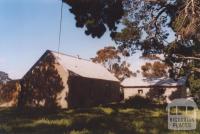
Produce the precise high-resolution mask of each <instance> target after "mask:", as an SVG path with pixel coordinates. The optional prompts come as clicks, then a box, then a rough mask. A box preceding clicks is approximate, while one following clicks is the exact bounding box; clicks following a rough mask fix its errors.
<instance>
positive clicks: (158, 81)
mask: <svg viewBox="0 0 200 134" xmlns="http://www.w3.org/2000/svg"><path fill="white" fill-rule="evenodd" d="M185 82H186V78H185V77H182V78H180V79H178V80H177V81H175V80H173V79H171V78H154V79H148V78H145V77H142V76H137V77H131V78H127V79H125V80H124V81H122V83H121V85H122V86H124V87H131V86H132V87H137V86H183V85H184V84H185Z"/></svg>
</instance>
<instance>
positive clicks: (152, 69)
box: [141, 61, 167, 78]
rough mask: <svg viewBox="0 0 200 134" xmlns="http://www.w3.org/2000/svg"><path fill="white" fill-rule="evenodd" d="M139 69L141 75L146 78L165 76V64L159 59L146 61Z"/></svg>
mask: <svg viewBox="0 0 200 134" xmlns="http://www.w3.org/2000/svg"><path fill="white" fill-rule="evenodd" d="M141 69H142V75H143V76H144V77H147V78H152V77H153V78H155V77H165V76H167V66H166V65H165V64H164V63H161V62H159V61H156V62H154V63H150V62H147V63H145V65H142V66H141Z"/></svg>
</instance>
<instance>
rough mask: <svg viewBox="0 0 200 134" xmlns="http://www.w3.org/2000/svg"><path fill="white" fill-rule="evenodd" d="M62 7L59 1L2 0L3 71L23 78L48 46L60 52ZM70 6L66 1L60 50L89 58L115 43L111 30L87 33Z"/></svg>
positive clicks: (0, 42)
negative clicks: (94, 34)
mask: <svg viewBox="0 0 200 134" xmlns="http://www.w3.org/2000/svg"><path fill="white" fill-rule="evenodd" d="M60 7H61V1H60V0H0V29H1V30H0V50H1V51H0V71H5V72H7V73H8V74H9V76H10V77H11V78H13V79H18V78H21V77H23V75H24V74H25V73H26V72H27V71H28V70H29V69H30V68H31V66H32V65H33V64H34V63H35V62H36V61H37V60H38V58H39V57H40V56H41V55H42V54H43V53H44V52H45V51H46V50H47V49H49V50H55V51H57V49H58V33H59V20H60ZM68 9H69V7H68V5H66V4H64V8H63V25H62V36H61V48H60V51H61V52H63V53H66V54H70V55H80V57H82V58H86V59H89V58H91V57H94V56H95V54H96V51H97V50H99V49H101V48H103V47H104V46H108V45H114V42H113V41H112V40H111V39H110V37H109V33H106V34H105V35H104V36H103V37H102V38H100V39H97V38H96V39H93V38H92V37H90V36H86V35H85V34H84V29H81V28H76V26H75V19H74V16H73V14H71V13H70V12H69V11H68Z"/></svg>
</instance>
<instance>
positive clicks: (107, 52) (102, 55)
mask: <svg viewBox="0 0 200 134" xmlns="http://www.w3.org/2000/svg"><path fill="white" fill-rule="evenodd" d="M121 59H122V54H121V53H120V52H119V51H118V50H117V49H116V48H115V47H112V46H109V47H104V48H103V49H100V50H99V51H97V55H96V57H95V58H92V60H93V62H96V63H101V64H103V65H104V66H105V67H106V68H107V69H108V71H110V72H111V73H113V74H115V76H116V77H117V78H118V79H119V80H121V81H122V80H124V79H125V78H127V77H130V76H132V75H133V72H132V71H131V70H130V69H129V68H130V64H128V63H127V62H126V61H125V60H124V61H121Z"/></svg>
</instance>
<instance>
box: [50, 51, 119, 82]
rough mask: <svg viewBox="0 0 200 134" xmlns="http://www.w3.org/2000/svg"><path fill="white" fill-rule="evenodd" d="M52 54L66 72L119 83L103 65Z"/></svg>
mask: <svg viewBox="0 0 200 134" xmlns="http://www.w3.org/2000/svg"><path fill="white" fill-rule="evenodd" d="M49 52H51V53H52V54H53V55H54V56H55V58H56V61H58V63H59V64H60V65H61V66H62V67H63V68H64V69H65V71H68V70H69V71H71V72H73V73H75V74H77V75H80V76H82V77H86V78H93V79H101V80H108V81H117V82H118V81H119V80H118V79H117V78H116V77H115V76H114V75H113V74H111V73H110V72H109V71H108V70H107V69H106V68H105V67H103V66H102V65H101V64H97V63H94V62H92V61H90V60H85V59H81V58H78V57H74V56H70V55H66V54H62V53H57V52H54V51H49Z"/></svg>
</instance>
